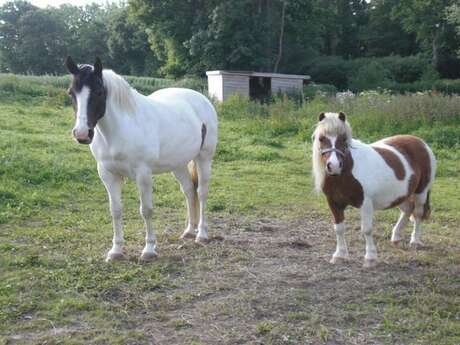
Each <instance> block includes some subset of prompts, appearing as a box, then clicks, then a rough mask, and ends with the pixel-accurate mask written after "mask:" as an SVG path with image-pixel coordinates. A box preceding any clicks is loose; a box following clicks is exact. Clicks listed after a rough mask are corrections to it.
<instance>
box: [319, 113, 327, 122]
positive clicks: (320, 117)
mask: <svg viewBox="0 0 460 345" xmlns="http://www.w3.org/2000/svg"><path fill="white" fill-rule="evenodd" d="M325 117H326V114H324V113H321V114H319V116H318V121H320V122H321V121H323V120H324V118H325Z"/></svg>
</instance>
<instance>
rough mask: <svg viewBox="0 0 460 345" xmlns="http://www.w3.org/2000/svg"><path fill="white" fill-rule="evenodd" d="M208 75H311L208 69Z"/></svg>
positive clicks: (297, 76) (269, 76)
mask: <svg viewBox="0 0 460 345" xmlns="http://www.w3.org/2000/svg"><path fill="white" fill-rule="evenodd" d="M206 75H207V76H213V75H238V76H247V77H266V78H283V79H310V76H309V75H299V74H283V73H265V72H251V71H222V70H218V71H207V72H206Z"/></svg>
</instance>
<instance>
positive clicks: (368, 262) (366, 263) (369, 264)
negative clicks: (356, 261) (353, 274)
mask: <svg viewBox="0 0 460 345" xmlns="http://www.w3.org/2000/svg"><path fill="white" fill-rule="evenodd" d="M377 263H378V261H377V259H364V264H363V267H364V268H373V267H375V266H377Z"/></svg>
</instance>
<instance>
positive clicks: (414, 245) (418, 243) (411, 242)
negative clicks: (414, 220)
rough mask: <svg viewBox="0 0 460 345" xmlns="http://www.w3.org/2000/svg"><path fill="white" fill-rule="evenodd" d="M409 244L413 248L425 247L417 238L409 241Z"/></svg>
mask: <svg viewBox="0 0 460 345" xmlns="http://www.w3.org/2000/svg"><path fill="white" fill-rule="evenodd" d="M409 245H410V247H411V248H413V249H423V248H425V244H424V243H423V242H422V241H420V240H418V241H410V243H409Z"/></svg>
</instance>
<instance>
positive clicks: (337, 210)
mask: <svg viewBox="0 0 460 345" xmlns="http://www.w3.org/2000/svg"><path fill="white" fill-rule="evenodd" d="M329 207H330V209H331V211H332V215H333V216H334V230H335V235H336V237H337V245H336V249H335V253H334V254H333V255H332V259H331V260H330V263H331V264H336V263H339V262H341V261H344V260H347V259H348V248H347V242H346V240H345V223H344V219H345V217H344V213H345V209H344V208H343V207H339V206H338V205H336V204H335V203H334V202H332V201H329Z"/></svg>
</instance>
